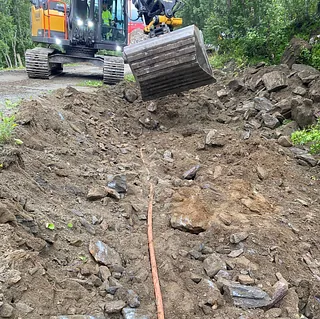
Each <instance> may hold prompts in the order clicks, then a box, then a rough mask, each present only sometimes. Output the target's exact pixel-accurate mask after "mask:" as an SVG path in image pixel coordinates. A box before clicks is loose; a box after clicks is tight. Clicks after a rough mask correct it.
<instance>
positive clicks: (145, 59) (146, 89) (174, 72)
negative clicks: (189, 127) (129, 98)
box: [124, 25, 216, 101]
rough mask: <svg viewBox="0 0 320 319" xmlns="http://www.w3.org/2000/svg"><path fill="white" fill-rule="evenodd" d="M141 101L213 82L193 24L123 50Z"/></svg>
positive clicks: (198, 35)
mask: <svg viewBox="0 0 320 319" xmlns="http://www.w3.org/2000/svg"><path fill="white" fill-rule="evenodd" d="M124 57H125V59H126V60H127V62H128V63H129V65H130V67H131V70H132V73H133V75H134V77H135V79H136V81H137V82H138V84H139V86H140V90H141V95H142V99H143V100H145V101H147V100H152V99H155V98H158V97H163V96H166V95H169V94H174V93H179V92H182V91H187V90H190V89H194V88H197V87H200V86H204V85H208V84H211V83H214V82H215V81H216V80H215V79H214V78H213V76H212V69H211V67H210V64H209V61H208V57H207V53H206V49H205V46H204V43H203V38H202V34H201V31H200V30H199V29H198V28H197V27H196V26H194V25H191V26H189V27H186V28H182V29H179V30H176V31H173V32H171V33H168V34H165V35H163V36H160V37H157V38H151V39H147V40H145V41H143V42H140V43H137V44H133V45H130V46H127V47H125V48H124Z"/></svg>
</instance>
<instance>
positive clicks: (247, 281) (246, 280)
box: [238, 275, 254, 285]
mask: <svg viewBox="0 0 320 319" xmlns="http://www.w3.org/2000/svg"><path fill="white" fill-rule="evenodd" d="M238 281H239V282H240V284H242V285H253V284H254V279H253V278H251V277H250V276H249V275H239V276H238Z"/></svg>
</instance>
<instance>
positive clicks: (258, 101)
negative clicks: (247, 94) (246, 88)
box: [253, 97, 274, 112]
mask: <svg viewBox="0 0 320 319" xmlns="http://www.w3.org/2000/svg"><path fill="white" fill-rule="evenodd" d="M253 102H254V108H255V109H256V110H257V111H265V112H269V111H271V110H272V109H274V105H273V104H272V102H271V101H270V100H268V99H267V98H265V97H255V98H254V99H253Z"/></svg>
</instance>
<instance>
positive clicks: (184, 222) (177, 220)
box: [170, 214, 206, 234]
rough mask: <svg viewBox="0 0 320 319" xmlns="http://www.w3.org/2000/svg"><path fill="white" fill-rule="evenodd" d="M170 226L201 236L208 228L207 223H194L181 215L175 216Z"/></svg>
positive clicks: (198, 221) (199, 221)
mask: <svg viewBox="0 0 320 319" xmlns="http://www.w3.org/2000/svg"><path fill="white" fill-rule="evenodd" d="M170 224H171V227H172V228H176V229H179V230H182V231H186V232H190V233H192V234H199V233H201V232H204V231H205V230H206V226H205V223H203V221H201V220H197V221H194V220H192V219H190V218H189V217H187V216H183V215H181V214H174V215H173V216H172V217H171V220H170Z"/></svg>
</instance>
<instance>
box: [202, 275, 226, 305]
mask: <svg viewBox="0 0 320 319" xmlns="http://www.w3.org/2000/svg"><path fill="white" fill-rule="evenodd" d="M196 289H197V293H198V294H199V296H201V303H202V304H206V305H209V306H211V307H214V308H215V309H216V308H218V306H220V305H223V303H224V301H223V297H222V295H221V292H220V290H219V289H218V287H217V285H216V284H215V283H214V282H213V281H211V280H209V279H203V280H202V281H201V282H200V283H199V284H197V288H196Z"/></svg>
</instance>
